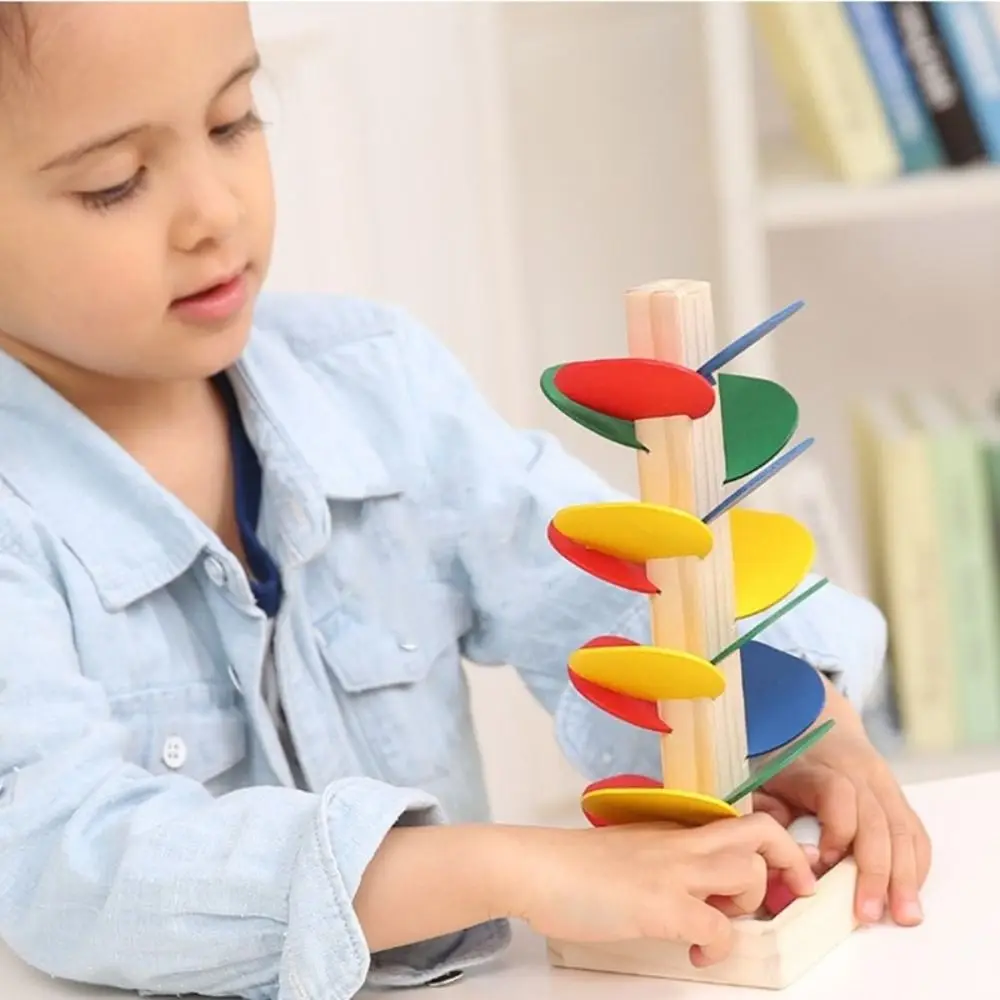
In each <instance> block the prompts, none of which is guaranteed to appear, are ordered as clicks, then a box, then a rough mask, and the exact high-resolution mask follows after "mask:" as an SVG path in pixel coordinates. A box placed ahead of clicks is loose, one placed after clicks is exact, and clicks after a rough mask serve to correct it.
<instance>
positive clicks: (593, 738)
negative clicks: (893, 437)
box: [0, 296, 885, 1000]
mask: <svg viewBox="0 0 1000 1000" xmlns="http://www.w3.org/2000/svg"><path fill="white" fill-rule="evenodd" d="M233 376H234V380H235V386H236V391H237V394H238V398H239V402H240V406H241V410H242V413H243V416H244V420H245V422H246V425H247V429H248V432H249V434H250V437H251V439H252V440H253V442H254V444H255V446H256V448H257V450H258V452H259V455H260V458H261V461H262V464H263V467H264V499H263V508H262V537H263V539H264V541H265V543H266V544H267V545H268V546H269V548H270V551H271V552H272V554H273V555H274V556H275V557H276V558H277V560H278V562H279V564H280V566H281V570H282V573H283V582H284V589H285V601H284V606H283V609H282V611H281V612H280V614H279V616H278V619H277V623H276V631H275V638H274V651H275V656H276V662H277V670H278V675H279V678H280V689H281V694H282V697H283V703H284V708H285V712H286V714H287V718H288V725H289V727H290V730H291V732H292V735H293V737H294V741H295V745H296V747H297V750H298V754H299V756H300V758H301V766H302V769H303V772H304V774H305V779H306V784H307V786H308V787H307V788H305V789H303V788H296V787H295V785H294V781H293V777H292V771H291V769H290V767H289V762H288V761H287V760H286V758H285V757H284V756H283V753H282V746H281V742H280V740H279V738H278V735H277V733H276V730H275V727H274V724H273V721H272V717H271V715H270V714H269V712H268V710H267V707H266V705H265V704H264V702H263V700H262V697H261V693H260V690H261V666H262V661H263V659H264V654H265V643H266V622H265V620H264V618H263V616H262V614H261V613H260V612H259V611H258V610H257V608H256V606H255V604H254V601H253V597H252V594H251V591H250V588H249V585H248V581H247V579H246V576H245V574H244V572H243V571H242V569H241V567H240V564H239V563H238V562H237V560H236V559H235V558H234V557H233V555H232V554H231V553H230V552H229V551H227V550H226V549H225V548H224V546H223V545H222V544H221V543H220V541H219V539H218V538H217V537H216V536H215V535H214V533H213V532H211V531H210V530H208V529H207V528H206V527H205V525H204V524H202V523H201V522H200V521H198V520H197V519H196V518H195V517H194V516H193V515H192V514H191V513H190V512H189V511H188V510H187V509H186V508H185V507H184V506H182V505H181V504H180V503H179V502H178V501H177V500H176V499H174V498H173V497H172V496H171V495H169V494H168V493H167V492H166V491H164V490H163V489H162V488H161V487H160V486H158V485H157V484H156V483H155V482H154V481H153V479H152V478H151V477H150V476H149V475H148V474H147V473H146V472H145V471H144V470H143V469H142V468H140V467H139V466H138V465H137V464H136V463H135V462H134V461H133V460H132V459H131V458H130V457H129V456H128V455H127V454H126V453H125V452H124V451H123V450H122V449H121V448H119V447H118V446H117V445H116V444H115V443H114V442H113V441H112V440H111V439H109V438H108V437H107V436H105V435H104V434H103V433H102V432H101V431H99V430H98V429H97V428H96V427H95V426H94V425H93V424H91V423H90V422H89V421H87V420H86V419H85V418H84V417H83V416H81V414H80V413H79V412H77V411H76V410H75V409H73V408H72V407H71V406H69V405H68V404H67V403H66V402H65V401H64V400H63V399H61V398H60V397H59V396H58V395H56V394H55V393H54V392H52V391H51V390H50V389H49V388H48V387H47V386H46V385H45V384H43V383H42V382H41V381H40V380H39V379H37V378H36V377H35V376H33V375H32V374H30V373H29V372H28V371H27V370H26V369H25V368H23V367H22V366H21V365H19V364H18V363H16V362H14V361H13V360H11V359H10V358H9V357H7V356H6V355H3V354H0V938H2V939H3V940H4V941H5V942H6V943H7V945H8V946H9V947H10V948H11V949H13V950H14V951H15V952H16V953H17V954H18V955H20V956H21V957H22V958H23V959H25V960H26V961H28V962H29V963H31V964H32V965H35V966H36V967H38V968H40V969H42V970H44V971H46V972H48V973H51V974H53V975H55V976H58V977H65V978H68V979H72V980H77V981H84V982H93V983H100V984H106V985H112V986H120V987H123V988H126V989H139V990H143V991H154V992H162V993H172V994H176V993H202V994H207V995H236V996H243V997H249V998H269V1000H270V998H280V1000H339V998H345V1000H346V998H348V997H351V996H353V995H354V994H355V993H356V992H357V991H358V990H359V989H360V988H361V987H362V985H363V984H364V983H365V981H366V979H367V981H368V982H369V983H371V984H376V983H381V984H399V985H403V984H408V983H412V984H416V983H421V982H425V981H427V980H429V979H431V978H433V977H437V976H440V975H441V974H443V973H447V972H449V971H450V970H453V969H457V968H461V967H463V966H468V965H470V964H471V963H474V962H479V961H482V960H484V959H485V958H487V957H488V956H490V955H492V954H494V953H495V952H496V951H497V950H498V949H499V948H501V947H502V946H503V945H504V944H505V942H506V940H507V935H508V929H507V926H506V924H505V923H503V922H496V923H490V924H486V925H483V926H481V927H476V928H472V929H470V930H469V931H467V932H465V933H463V934H459V935H455V936H453V937H449V938H446V939H441V940H435V941H432V942H427V943H425V944H423V945H419V946H415V947H412V948H404V949H399V950H397V951H395V952H392V953H382V954H376V955H374V956H373V955H371V954H370V953H369V949H368V948H367V946H366V943H365V938H364V936H363V934H362V931H361V927H360V925H359V923H358V920H357V918H356V916H355V913H354V910H353V908H352V898H353V896H354V893H355V891H356V890H357V888H358V884H359V881H360V879H361V876H362V873H363V872H364V870H365V867H366V865H367V864H368V862H369V861H370V859H371V858H372V856H373V854H374V853H375V851H376V850H377V849H378V847H379V844H380V841H381V840H382V838H383V837H384V835H385V834H386V832H387V831H388V830H389V829H390V828H391V827H392V826H393V825H394V824H397V823H404V822H405V823H440V822H446V821H464V820H482V819H485V818H487V815H488V812H487V802H486V798H485V794H484V790H483V783H482V775H481V770H480V757H479V754H478V751H477V748H476V743H475V740H474V736H473V731H472V726H471V721H470V715H469V701H468V696H467V691H466V686H465V683H464V680H463V673H462V670H461V669H460V658H461V657H463V656H464V657H466V658H467V659H468V660H470V661H474V662H476V663H478V664H512V665H513V666H514V667H515V668H516V669H517V670H518V671H519V673H520V675H521V677H522V678H523V680H524V682H525V683H526V684H527V685H528V687H529V688H530V690H531V691H532V692H533V694H534V695H535V696H536V697H537V698H538V700H539V701H540V702H541V704H542V705H544V706H545V708H546V709H547V710H548V711H549V712H551V713H552V715H553V717H554V721H555V731H556V734H557V737H558V739H559V741H560V743H561V745H562V747H563V749H564V750H565V752H566V754H567V755H568V757H569V759H570V760H571V761H572V762H573V763H574V764H575V765H576V766H577V767H578V768H579V770H580V772H581V775H582V776H585V777H592V776H603V775H608V774H611V773H613V772H618V771H630V772H636V771H641V772H646V773H654V774H655V773H658V766H659V765H658V744H657V741H656V739H655V737H653V736H651V735H650V734H647V733H644V732H641V731H638V730H633V729H632V728H630V727H628V726H626V725H624V724H622V723H618V722H616V721H615V720H613V719H611V718H609V717H608V716H606V715H603V714H601V713H599V712H597V711H596V710H595V709H592V708H591V707H590V706H589V705H588V704H587V703H585V702H584V701H583V700H582V699H581V698H580V697H579V696H578V695H577V694H576V693H575V691H574V690H573V689H572V688H571V687H570V686H568V684H567V677H566V666H565V665H566V658H567V654H568V653H570V652H571V651H572V650H573V649H574V648H576V647H577V646H578V645H580V644H582V643H583V642H585V641H586V640H588V639H590V638H591V637H592V636H594V635H595V634H597V633H606V632H613V633H621V634H624V635H628V636H631V637H633V638H635V639H638V640H640V641H642V639H643V637H644V635H645V634H646V625H647V614H648V604H647V602H646V599H645V598H643V597H639V596H636V595H634V594H630V593H628V592H625V591H622V590H617V589H614V588H612V587H610V586H608V585H605V584H602V583H600V582H598V581H596V580H594V579H592V578H591V577H589V576H587V575H585V574H584V573H582V572H581V571H579V570H578V569H576V568H575V567H573V566H572V565H570V564H569V563H567V562H565V561H564V560H563V559H561V558H560V557H558V556H557V555H556V554H555V553H554V552H553V551H552V549H551V548H550V547H549V544H548V542H547V540H546V531H545V529H546V525H547V522H548V520H549V518H550V517H551V515H552V514H553V512H554V511H555V510H556V509H557V508H559V507H561V506H563V505H565V504H570V503H579V502H585V501H595V500H600V499H607V498H614V497H615V496H616V494H614V493H613V492H612V491H611V490H610V489H609V488H608V487H607V486H606V485H605V484H604V483H603V482H601V481H600V480H599V479H598V478H597V477H596V476H595V475H593V474H592V473H591V472H590V471H588V470H587V469H586V468H584V467H583V466H582V465H580V464H579V463H578V462H577V461H575V460H574V459H573V458H571V457H570V456H568V455H567V454H566V453H565V452H564V451H563V450H562V449H561V448H560V447H559V446H558V444H557V443H556V442H555V441H554V440H553V439H552V438H550V437H547V436H544V435H539V434H536V433H525V432H520V431H515V430H513V429H511V427H509V426H508V425H507V424H505V423H504V422H503V421H502V420H501V419H500V418H499V417H498V416H497V415H496V414H495V413H494V412H492V411H491V409H490V408H489V407H488V406H487V404H486V403H485V401H484V399H483V397H482V396H481V395H480V393H479V392H478V391H477V390H476V388H475V386H474V385H473V384H472V383H471V382H470V380H469V379H468V378H467V377H466V375H465V374H464V373H463V371H462V370H461V369H460V367H459V366H458V365H457V364H456V362H455V360H454V359H453V358H452V357H451V356H450V355H449V354H448V353H447V352H446V351H445V350H444V349H443V348H442V347H441V346H440V344H439V343H437V342H436V341H435V340H434V339H433V338H432V337H431V336H430V335H429V334H428V333H427V332H426V331H425V330H424V329H422V328H421V327H420V326H419V325H418V324H417V323H416V322H414V321H413V320H412V319H411V318H409V317H407V316H406V315H404V314H401V313H400V312H398V311H396V310H393V309H390V308H387V307H381V306H377V305H373V304H369V303H365V302H360V301H356V300H347V299H339V298H334V297H322V296H272V297H265V298H263V299H262V300H261V301H260V302H259V304H258V307H257V316H256V323H255V329H254V332H253V335H252V338H251V342H250V345H249V346H248V348H247V350H246V352H245V356H244V357H243V359H242V360H241V361H240V362H239V364H238V366H237V367H236V369H235V371H234V372H233ZM196 444H197V442H192V446H196ZM749 624H752V623H749V622H744V623H743V625H744V627H747V626H748V625H749ZM762 638H763V639H765V640H766V641H768V642H770V643H772V644H774V645H777V646H780V647H781V648H784V649H788V650H791V651H793V652H795V653H798V654H800V655H802V656H805V657H806V658H807V659H808V660H809V661H810V662H811V663H813V664H814V665H815V666H816V667H817V668H819V669H822V670H825V671H827V672H829V674H830V675H831V676H832V677H834V678H835V679H836V680H837V682H838V683H839V684H841V686H842V687H843V688H844V690H845V691H846V692H847V693H848V694H849V696H850V697H852V698H853V699H854V701H855V702H857V703H859V704H860V703H861V702H863V700H864V698H865V696H866V694H867V692H868V691H869V689H870V687H871V685H872V682H873V680H874V678H875V676H876V674H877V672H878V670H879V668H880V666H881V662H882V656H883V652H884V646H885V629H884V623H883V620H882V618H881V616H880V614H879V613H878V612H877V611H876V610H875V608H874V607H873V606H871V605H870V604H868V603H867V602H865V601H863V600H861V599H859V598H856V597H853V596H851V595H849V594H846V593H844V592H843V591H841V590H838V589H837V588H835V587H833V586H828V587H827V588H825V589H824V590H822V591H821V592H820V593H819V594H817V595H816V596H815V597H814V598H812V599H810V600H809V601H807V602H806V603H805V604H804V605H802V606H801V608H800V609H797V610H796V611H794V612H792V613H790V614H789V615H788V616H787V617H786V618H785V619H783V620H782V621H781V622H780V623H778V624H776V625H774V626H772V627H771V629H770V630H769V631H768V632H767V633H765V635H763V636H762Z"/></svg>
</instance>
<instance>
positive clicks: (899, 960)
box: [0, 772, 1000, 1000]
mask: <svg viewBox="0 0 1000 1000" xmlns="http://www.w3.org/2000/svg"><path fill="white" fill-rule="evenodd" d="M907 794H908V796H909V798H910V801H911V802H912V803H913V806H914V808H915V809H916V810H917V811H918V812H919V813H920V815H921V816H922V818H923V820H924V822H925V823H926V825H927V828H928V830H929V831H930V835H931V838H932V841H933V844H934V864H933V868H932V871H931V876H930V878H929V879H928V883H927V886H926V888H925V892H924V897H923V898H924V910H925V913H926V919H925V921H924V923H923V924H922V925H921V926H920V927H916V928H900V927H895V926H892V925H883V926H879V927H874V928H869V929H867V930H861V931H857V932H856V933H855V934H854V935H853V936H852V937H851V938H849V939H848V940H847V941H846V942H844V943H843V944H841V945H840V946H839V947H838V948H837V949H836V950H835V951H834V952H832V953H831V954H830V955H829V956H827V958H826V959H824V960H823V962H822V963H821V964H820V965H818V966H816V968H815V969H814V970H813V971H812V972H810V973H808V974H807V975H806V976H805V977H804V978H803V979H800V980H799V981H798V982H797V983H795V984H794V985H792V986H790V987H789V988H788V989H786V990H784V991H782V992H781V993H777V994H776V993H773V992H768V991H763V990H750V989H737V988H733V987H725V986H706V985H700V984H692V983H680V982H666V981H663V980H657V979H644V978H639V977H630V976H609V975H600V974H596V973H586V972H577V971H572V970H563V969H552V968H550V967H549V966H548V965H547V963H546V961H545V949H544V943H543V942H542V941H541V940H540V939H538V938H537V937H534V936H533V935H531V934H530V933H528V932H524V931H521V930H520V929H518V931H517V932H515V937H514V943H513V945H512V946H511V948H510V950H509V951H508V952H507V953H506V954H505V955H504V956H503V957H502V958H500V959H499V960H497V961H496V962H494V963H492V964H490V965H488V966H484V967H483V968H482V969H479V970H476V971H474V972H470V973H468V974H467V975H466V977H465V979H464V980H462V981H461V982H458V983H456V984H454V985H451V986H448V987H444V988H442V989H441V990H435V991H428V992H427V993H424V994H423V995H425V996H428V997H435V998H440V1000H508V998H518V1000H653V998H656V1000H721V998H723V997H727V998H728V997H732V998H734V1000H735V998H737V997H739V998H746V1000H750V998H751V997H753V998H759V997H765V996H768V997H772V998H774V997H776V996H780V997H782V1000H848V998H849V997H857V998H859V1000H876V998H877V1000H886V998H892V1000H924V998H927V1000H930V998H934V1000H942V998H949V997H955V998H956V1000H997V998H998V997H1000V977H998V975H997V972H996V963H997V960H998V958H1000V849H998V848H997V846H996V831H997V829H998V828H1000V772H996V773H991V774H983V775H974V776H970V777H965V778H957V779H949V780H944V781H934V782H928V783H926V784H918V785H912V786H910V787H908V789H907ZM960 814H961V815H960ZM368 995H369V994H367V993H366V996H368ZM375 995H376V994H371V996H372V997H374V996H375ZM378 995H380V996H392V995H395V996H397V997H403V996H405V995H406V994H405V993H396V994H378ZM123 996H125V995H123V994H121V993H116V992H115V991H109V990H100V989H98V990H94V989H87V988H81V987H76V986H71V985H67V984H65V983H59V982H55V981H53V980H51V979H49V978H47V977H45V976H40V975H38V974H37V973H34V972H32V971H30V970H28V969H26V968H25V967H24V966H23V965H21V964H20V963H19V962H17V961H15V960H14V959H12V958H11V957H10V956H9V955H8V954H7V953H6V952H0V997H2V998H4V1000H7V998H10V1000H122V998H123Z"/></svg>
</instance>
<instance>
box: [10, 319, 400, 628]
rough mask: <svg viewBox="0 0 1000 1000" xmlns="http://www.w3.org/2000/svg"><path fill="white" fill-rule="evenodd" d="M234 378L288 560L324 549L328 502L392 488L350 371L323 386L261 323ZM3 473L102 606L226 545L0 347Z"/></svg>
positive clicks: (136, 594)
mask: <svg viewBox="0 0 1000 1000" xmlns="http://www.w3.org/2000/svg"><path fill="white" fill-rule="evenodd" d="M331 351H332V355H333V356H332V360H331V363H332V364H333V365H336V357H335V354H336V348H335V347H334V348H332V349H331ZM348 368H350V365H348ZM230 375H231V377H232V381H233V387H234V390H235V392H236V395H237V399H238V400H239V404H240V409H241V412H242V414H243V419H244V422H245V424H246V428H247V432H248V434H249V435H250V438H251V440H252V441H253V443H254V446H255V447H256V449H257V452H258V454H259V456H260V459H261V464H262V465H263V467H264V489H265V497H266V499H265V508H267V507H269V506H270V508H271V509H272V511H274V512H275V514H276V517H275V523H276V526H277V533H278V535H279V537H280V542H281V547H282V555H283V557H284V559H285V560H286V561H290V562H299V563H301V562H305V561H308V560H309V559H310V558H312V557H313V556H315V555H316V554H317V553H318V552H320V551H322V549H323V548H324V546H325V545H326V543H327V541H328V539H329V534H330V507H329V503H330V501H335V502H357V501H363V500H366V499H369V498H373V497H379V496H388V495H392V494H394V493H397V492H399V485H398V483H397V482H396V481H395V479H394V477H393V476H392V475H391V474H390V472H389V469H388V468H387V466H386V463H385V462H384V461H383V457H382V456H381V455H380V454H379V452H378V451H377V449H376V446H375V443H374V441H373V440H372V439H371V438H370V436H369V435H368V434H366V430H365V427H364V426H362V423H361V422H360V421H359V419H358V414H357V413H356V412H355V410H356V408H355V407H354V406H353V405H352V398H353V397H352V393H351V387H350V384H349V379H346V380H345V379H331V380H329V381H330V384H329V385H325V384H324V385H323V386H322V388H321V387H320V384H319V382H318V381H317V380H316V379H315V378H314V377H312V376H311V375H310V374H309V372H308V371H307V370H306V368H305V366H304V365H303V363H302V361H301V360H299V359H298V358H296V357H295V355H294V354H293V352H292V350H291V349H290V347H289V345H288V344H287V343H286V341H285V339H284V338H283V337H282V336H281V334H279V333H277V332H275V331H272V330H268V329H261V328H260V327H257V326H255V327H254V329H253V331H252V333H251V336H250V339H249V343H248V345H247V348H246V350H245V351H244V353H243V355H242V357H241V358H240V360H239V361H238V362H237V363H236V365H235V366H234V367H233V368H232V370H231V371H230ZM0 479H3V480H5V481H6V482H7V483H8V484H9V486H10V487H11V488H12V489H13V490H14V492H15V493H16V494H18V495H19V496H21V497H22V499H24V500H25V501H26V502H27V503H28V504H29V506H31V507H32V508H33V510H34V511H35V512H36V514H37V515H38V517H39V519H40V520H41V521H42V523H43V524H44V525H46V526H47V527H48V528H49V529H50V530H51V531H53V532H54V533H55V534H56V535H58V536H59V537H60V538H61V539H62V540H63V541H64V542H65V543H66V545H67V546H68V547H69V548H70V549H71V550H72V552H73V553H74V554H75V555H76V557H77V558H78V559H79V561H80V562H81V563H82V565H83V566H84V567H85V569H86V570H87V572H88V573H89V574H90V575H91V577H92V578H93V580H94V583H95V586H96V588H97V590H98V593H99V595H100V598H101V601H102V603H103V604H104V605H105V607H107V608H108V609H109V610H118V609H121V608H124V607H126V606H128V605H129V604H131V603H132V602H134V601H137V600H139V599H141V598H142V597H145V596H147V595H148V594H150V593H152V592H154V591H155V590H158V589H159V588H161V587H163V586H165V585H167V584H168V583H170V582H171V581H172V580H174V579H176V578H177V577H178V576H180V575H181V574H182V573H184V572H185V571H186V570H187V569H188V568H189V567H190V566H191V564H192V563H193V562H194V561H195V560H196V559H197V558H198V557H199V555H200V554H201V553H202V552H204V551H206V550H213V551H220V550H221V548H222V545H221V542H220V541H219V539H218V538H217V537H216V535H215V533H214V532H213V531H211V529H209V528H208V527H207V526H206V525H205V524H204V523H202V522H201V521H200V520H199V519H198V518H197V517H195V516H194V514H192V513H191V511H190V510H188V509H187V508H186V507H185V506H184V505H183V504H182V503H181V502H180V501H179V500H177V499H176V497H174V496H173V495H172V494H171V493H169V492H168V491H167V490H165V489H164V488H163V487H162V486H160V484H159V483H157V482H156V481H155V480H154V479H153V478H152V477H151V476H150V475H149V474H148V473H147V472H146V471H145V469H143V468H142V466H140V465H139V464H138V463H137V462H136V461H135V460H134V459H133V458H132V457H131V456H130V455H129V454H128V453H127V452H126V451H125V450H124V449H123V448H121V447H120V446H119V445H118V444H117V443H116V442H115V441H114V440H113V439H112V438H111V437H109V436H108V435H107V434H105V433H104V432H103V431H102V430H101V429H100V428H98V427H97V426H96V425H95V424H94V423H93V422H92V421H90V420H89V419H88V418H87V417H85V416H84V415H83V414H82V413H81V412H80V411H79V410H77V409H76V408H75V407H73V406H72V405H71V404H70V403H68V402H67V401H66V400H65V399H63V398H62V397H61V396H60V395H59V394H58V393H57V392H55V391H54V390H53V389H51V388H50V387H49V386H48V385H47V384H46V383H45V382H44V381H42V380H41V379H40V378H38V377H37V376H36V375H35V374H34V373H33V372H31V371H30V370H29V369H28V368H26V367H25V366H24V365H22V364H21V363H20V362H18V361H16V360H14V359H13V358H11V357H10V356H9V355H7V354H5V353H4V352H2V351H0Z"/></svg>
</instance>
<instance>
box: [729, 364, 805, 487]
mask: <svg viewBox="0 0 1000 1000" xmlns="http://www.w3.org/2000/svg"><path fill="white" fill-rule="evenodd" d="M719 403H720V405H721V407H722V437H723V443H724V447H725V456H726V479H725V481H726V482H727V483H731V482H733V481H734V480H736V479H742V478H743V477H744V476H748V475H750V473H751V472H756V471H757V470H758V469H759V468H761V467H762V466H764V465H766V464H767V463H768V462H770V461H771V459H772V458H774V456H775V455H777V454H778V452H780V451H781V449H782V448H784V447H785V445H786V444H788V442H789V441H790V440H791V437H792V435H793V434H794V433H795V428H796V427H797V426H798V422H799V406H798V403H796V402H795V399H794V397H793V396H792V394H791V393H790V392H789V391H788V390H787V389H785V388H784V387H783V386H780V385H778V383H777V382H772V381H770V380H769V379H763V378H755V377H753V376H750V375H730V374H726V373H722V374H720V375H719Z"/></svg>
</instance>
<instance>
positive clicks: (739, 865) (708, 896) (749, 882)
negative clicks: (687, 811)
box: [688, 850, 767, 916]
mask: <svg viewBox="0 0 1000 1000" xmlns="http://www.w3.org/2000/svg"><path fill="white" fill-rule="evenodd" d="M688 890H689V891H690V892H691V893H692V894H694V895H696V896H699V897H701V898H703V899H705V900H706V901H709V900H711V905H712V906H714V907H715V908H716V909H718V910H721V911H722V912H724V913H725V914H726V915H727V916H743V915H745V914H748V913H756V912H757V910H759V909H760V906H761V903H763V901H764V893H765V892H766V891H767V865H766V864H765V862H764V859H763V857H761V856H760V855H759V854H756V853H754V852H752V851H746V850H744V851H737V850H732V851H720V852H716V853H714V854H710V855H707V856H705V857H702V858H699V859H698V860H697V862H695V863H694V865H693V867H692V870H691V872H690V874H689V876H688Z"/></svg>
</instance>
